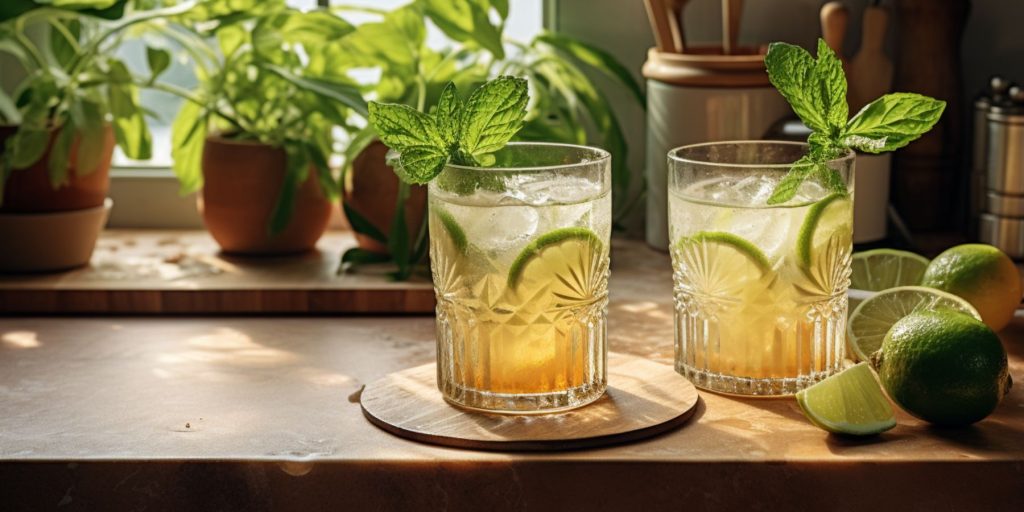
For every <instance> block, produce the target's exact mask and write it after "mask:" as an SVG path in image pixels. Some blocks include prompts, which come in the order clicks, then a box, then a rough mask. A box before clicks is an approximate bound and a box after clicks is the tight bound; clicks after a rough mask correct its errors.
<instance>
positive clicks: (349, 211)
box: [341, 201, 388, 244]
mask: <svg viewBox="0 0 1024 512" xmlns="http://www.w3.org/2000/svg"><path fill="white" fill-rule="evenodd" d="M341 209H342V210H343V211H344V212H345V218H346V219H348V223H349V224H350V225H351V226H352V230H353V231H355V232H356V233H360V234H363V235H366V236H368V237H370V238H372V239H374V240H376V241H378V242H380V243H382V244H387V243H388V237H386V236H384V233H381V232H380V230H379V229H377V226H374V225H373V223H371V222H370V221H369V220H367V219H366V217H363V215H362V214H361V213H359V212H357V211H355V210H354V209H353V208H352V207H351V206H349V204H348V203H347V202H345V201H342V203H341Z"/></svg>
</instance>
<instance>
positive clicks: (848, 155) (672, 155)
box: [668, 139, 857, 170]
mask: <svg viewBox="0 0 1024 512" xmlns="http://www.w3.org/2000/svg"><path fill="white" fill-rule="evenodd" d="M726 144H736V145H748V146H768V145H773V146H801V147H803V148H809V147H810V145H809V144H807V143H806V142H798V141H791V140H771V139H768V140H723V141H715V142H701V143H699V144H687V145H685V146H678V147H675V148H672V149H671V150H669V152H668V159H669V160H670V161H673V162H679V163H684V164H692V165H703V166H708V167H732V168H736V169H778V170H788V169H789V168H790V167H793V164H794V163H796V162H787V163H781V164H741V163H729V162H712V161H709V160H696V159H693V158H685V157H682V156H679V152H681V151H685V150H690V149H697V148H702V147H708V146H721V145H726ZM856 156H857V153H855V152H854V151H853V150H852V149H847V150H846V152H845V153H844V154H843V155H842V156H840V157H838V158H833V159H831V160H828V161H827V162H826V163H828V164H832V163H844V162H847V161H849V160H852V159H853V158H855V157H856Z"/></svg>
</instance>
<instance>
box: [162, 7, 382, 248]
mask: <svg viewBox="0 0 1024 512" xmlns="http://www.w3.org/2000/svg"><path fill="white" fill-rule="evenodd" d="M175 21H176V22H177V23H176V25H175V26H172V27H168V28H166V29H165V30H164V31H163V33H164V34H165V35H166V36H167V37H168V38H169V39H171V40H172V41H175V42H176V43H177V44H178V45H180V46H181V47H182V48H183V49H184V50H185V51H186V52H187V53H188V54H189V55H190V56H191V58H192V62H194V64H195V72H196V77H197V79H198V81H199V85H198V87H197V88H196V89H195V90H193V91H180V90H175V91H173V92H175V93H176V94H178V95H179V96H181V97H183V98H185V99H186V100H187V102H186V103H185V105H184V106H183V107H182V109H181V110H180V111H179V113H178V116H177V118H176V119H175V121H174V126H173V130H172V132H173V134H172V139H173V140H172V156H173V159H174V171H175V173H176V174H177V176H178V179H179V180H180V182H181V188H182V193H189V192H193V191H195V190H198V189H199V188H200V187H202V169H201V159H202V150H203V144H204V143H205V140H206V137H207V135H208V134H210V133H217V134H220V135H222V136H224V137H228V138H231V139H235V140H250V141H256V142H259V143H262V144H266V145H269V146H273V147H279V148H283V149H284V151H285V153H286V155H287V169H286V173H285V181H284V183H283V185H282V187H281V192H280V196H279V199H278V201H277V204H276V206H275V208H274V212H273V214H272V216H271V219H270V223H269V225H268V230H269V232H270V233H271V234H276V233H279V232H280V231H281V230H283V229H284V228H285V227H287V225H288V223H289V222H290V220H291V216H292V211H293V209H294V200H295V192H296V190H297V189H298V187H299V185H301V184H302V183H303V182H304V181H305V180H306V179H307V178H308V176H309V172H310V167H312V168H314V169H315V172H316V173H317V176H318V178H319V182H320V185H321V188H322V189H323V191H324V193H325V194H326V195H327V196H328V197H330V198H332V199H333V198H336V197H337V195H338V186H337V181H336V179H335V177H334V175H333V173H332V171H331V168H330V166H329V165H328V161H329V157H330V155H331V154H332V152H333V145H334V142H335V140H334V135H333V133H332V132H333V130H334V128H335V127H341V128H342V129H349V130H353V131H354V128H352V127H351V125H350V123H351V121H352V117H353V116H356V117H360V116H361V117H365V116H366V114H367V109H366V102H365V101H364V100H363V98H362V93H361V91H360V90H359V89H358V88H357V87H356V86H355V84H354V83H353V82H352V81H351V80H349V79H348V78H347V77H344V76H340V75H333V76H328V75H327V74H325V73H317V72H315V70H313V69H312V68H311V67H310V66H308V62H310V61H316V62H323V54H322V52H323V51H324V48H325V47H326V46H327V45H328V44H329V43H331V42H333V41H336V40H338V39H340V38H343V37H344V36H346V35H348V34H349V33H351V32H352V31H354V29H355V28H354V27H353V26H352V25H351V24H349V23H348V22H346V21H345V20H343V19H341V18H339V17H337V16H334V15H332V14H330V13H328V12H326V11H323V10H316V11H309V12H302V11H299V10H297V9H293V8H290V7H287V6H286V5H285V3H284V1H283V0H270V1H258V0H232V1H227V0H213V1H206V2H202V3H200V4H199V5H198V6H197V7H196V8H195V9H192V10H191V11H189V12H188V13H186V14H185V15H183V16H181V17H179V18H177V19H176V20H175Z"/></svg>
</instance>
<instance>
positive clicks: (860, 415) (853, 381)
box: [796, 363, 896, 436]
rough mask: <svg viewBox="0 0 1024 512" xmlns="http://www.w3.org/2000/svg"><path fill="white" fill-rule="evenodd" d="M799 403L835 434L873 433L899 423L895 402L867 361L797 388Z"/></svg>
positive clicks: (810, 417)
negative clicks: (888, 396)
mask: <svg viewBox="0 0 1024 512" xmlns="http://www.w3.org/2000/svg"><path fill="white" fill-rule="evenodd" d="M796 403H797V404H799V405H800V409H802V410H803V411H804V416H807V419H809V420H811V423H814V424H815V425H817V426H818V427H820V428H822V429H824V430H827V431H829V432H832V433H834V434H849V435H855V436H869V435H874V434H880V433H882V432H885V431H886V430H889V429H891V428H893V427H895V426H896V417H895V415H894V414H893V410H892V405H890V404H889V401H888V400H887V399H886V398H885V394H884V393H882V387H881V386H879V385H878V381H877V380H875V376H874V375H873V374H872V372H871V368H870V367H869V366H868V364H867V363H860V364H858V365H855V366H852V367H850V368H847V369H846V370H843V371H842V372H841V373H838V374H836V375H833V376H831V377H829V378H827V379H825V380H823V381H821V382H819V383H817V384H815V385H813V386H811V387H809V388H807V389H804V390H802V391H799V392H797V394H796Z"/></svg>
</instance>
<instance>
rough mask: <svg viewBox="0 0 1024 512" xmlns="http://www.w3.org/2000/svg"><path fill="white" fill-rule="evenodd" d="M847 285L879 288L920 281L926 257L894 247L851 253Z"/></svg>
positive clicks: (874, 289)
mask: <svg viewBox="0 0 1024 512" xmlns="http://www.w3.org/2000/svg"><path fill="white" fill-rule="evenodd" d="M852 266H853V273H852V274H851V275H850V287H851V288H856V289H858V290H871V291H882V290H887V289H889V288H895V287H897V286H916V285H919V284H921V278H922V277H923V276H924V271H925V269H927V268H928V258H925V257H924V256H921V255H919V254H914V253H912V252H907V251H897V250H895V249H874V250H871V251H864V252H858V253H854V255H853V265H852Z"/></svg>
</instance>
